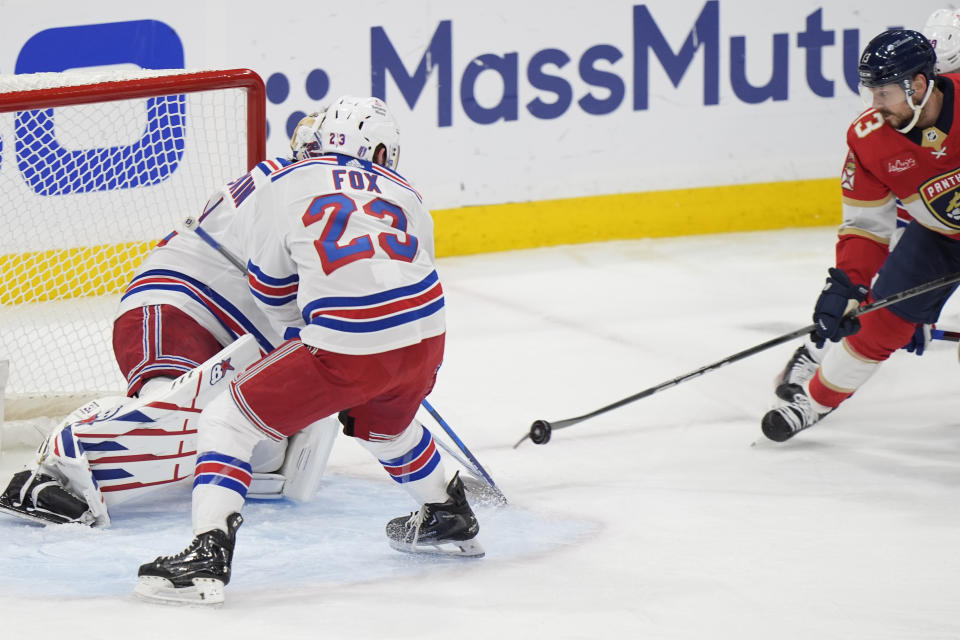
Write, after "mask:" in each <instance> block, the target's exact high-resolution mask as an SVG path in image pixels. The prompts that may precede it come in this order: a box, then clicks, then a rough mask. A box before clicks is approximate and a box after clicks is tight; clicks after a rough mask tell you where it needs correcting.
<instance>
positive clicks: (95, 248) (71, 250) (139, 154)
mask: <svg viewBox="0 0 960 640" xmlns="http://www.w3.org/2000/svg"><path fill="white" fill-rule="evenodd" d="M229 74H237V75H238V76H243V77H242V79H241V80H239V81H237V82H235V83H234V85H235V86H230V85H231V82H232V81H231V80H230V78H228V77H226V76H228V75H229ZM251 76H252V77H253V78H255V81H253V82H252V81H251ZM251 82H252V84H253V87H254V88H253V89H251V88H250V85H251ZM258 83H259V87H261V88H262V82H260V80H259V78H257V77H256V74H253V73H252V72H249V71H244V72H239V71H235V72H183V71H179V72H178V71H161V72H141V73H129V72H107V73H104V72H99V73H94V74H85V73H80V72H68V73H62V74H49V73H47V74H27V75H14V76H0V225H2V229H3V233H2V234H0V360H9V362H10V372H9V379H8V381H7V385H6V394H5V404H6V417H7V418H8V419H9V418H11V417H16V416H17V415H18V414H20V413H21V412H23V411H26V412H34V413H35V412H36V409H37V408H38V407H49V406H51V405H53V404H55V400H56V399H58V398H69V400H68V401H67V402H68V404H70V403H72V404H75V403H76V401H77V399H78V398H85V397H92V396H94V395H99V394H102V393H105V392H109V393H116V392H118V391H121V390H123V389H124V388H125V386H126V385H125V383H124V381H123V379H122V377H121V375H120V372H119V370H118V369H117V365H116V363H115V361H114V358H113V350H112V345H111V328H112V321H113V311H114V308H115V305H116V303H117V294H118V293H119V292H121V291H122V289H123V287H124V285H125V284H126V282H127V281H128V280H129V277H130V273H131V271H132V270H133V269H135V268H136V266H137V265H139V263H140V262H141V261H142V259H143V257H144V256H145V255H146V253H147V252H148V251H149V250H150V249H151V248H152V246H153V245H154V244H155V243H156V242H157V241H158V240H160V239H161V238H163V237H164V236H165V235H167V234H168V233H169V232H170V231H171V230H172V229H173V228H174V226H175V225H176V224H177V222H178V221H180V220H182V219H183V218H184V217H186V216H187V215H189V214H194V213H196V212H197V211H198V210H199V209H200V208H202V207H203V205H204V203H205V201H206V199H207V197H208V196H209V195H210V194H211V193H212V192H213V190H215V189H216V188H217V187H218V186H220V185H221V184H223V183H224V182H226V181H228V180H232V179H234V178H236V177H237V176H238V175H241V174H242V173H243V172H245V171H246V170H247V169H248V168H250V164H251V161H255V160H256V159H259V157H258V156H260V155H261V154H262V146H263V144H262V140H263V131H262V128H263V126H265V125H264V124H263V123H262V118H259V119H257V118H249V117H248V115H249V114H251V112H252V111H251V110H253V111H254V112H255V111H256V108H257V107H256V104H257V103H256V100H259V101H260V102H261V103H262V95H261V96H259V97H257V96H253V97H251V91H252V90H253V91H255V90H256V88H257V85H258ZM252 105H253V106H252ZM261 111H262V107H261ZM251 121H253V122H257V123H258V124H259V130H251V129H256V128H257V127H256V126H251V125H249V124H248V122H251ZM258 145H259V146H258ZM69 408H72V407H68V408H67V410H69Z"/></svg>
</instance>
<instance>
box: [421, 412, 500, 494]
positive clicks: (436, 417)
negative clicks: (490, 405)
mask: <svg viewBox="0 0 960 640" xmlns="http://www.w3.org/2000/svg"><path fill="white" fill-rule="evenodd" d="M420 404H421V405H423V408H424V409H426V410H427V413H429V414H430V415H431V416H433V419H434V420H436V421H437V424H439V425H440V427H441V428H442V429H443V430H444V431H445V432H446V434H447V435H448V436H450V439H451V440H453V442H454V444H456V445H457V447H458V448H459V449H460V451H462V452H463V455H465V456H467V459H469V460H470V462H472V463H473V466H474V468H475V469H476V470H477V471H478V472H479V474H480V476H481V477H482V478H483V479H484V481H486V483H487V484H488V485H490V488H491V489H493V490H494V491H495V492H496V493H498V494H499V495H500V496H501V497H503V500H504V501H506V499H507V498H506V496H504V495H503V492H502V491H500V487H498V486H497V483H496V482H494V481H493V478H492V477H490V474H489V473H487V470H486V469H484V468H483V465H482V464H480V461H479V460H477V458H476V456H474V455H473V453H471V452H470V449H468V448H467V445H465V444H463V440H461V439H460V437H459V436H458V435H457V434H456V433H454V431H453V429H451V428H450V425H448V424H447V421H446V420H444V419H443V417H442V416H441V415H440V414H439V413H438V412H437V410H436V409H434V408H433V405H431V404H430V403H429V402H427V399H426V398H424V399H423V401H422V402H421V403H420Z"/></svg>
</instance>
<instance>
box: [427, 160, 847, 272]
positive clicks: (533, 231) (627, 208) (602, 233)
mask: <svg viewBox="0 0 960 640" xmlns="http://www.w3.org/2000/svg"><path fill="white" fill-rule="evenodd" d="M433 218H434V224H435V235H436V245H437V255H438V256H456V255H467V254H474V253H487V252H493V251H508V250H513V249H527V248H531V247H547V246H554V245H559V244H577V243H581V242H602V241H605V240H623V239H630V238H662V237H668V236H685V235H697V234H707V233H724V232H732V231H759V230H764V229H784V228H788V227H818V226H828V225H838V224H840V185H839V181H838V180H836V179H833V178H830V179H821V180H798V181H792V182H772V183H760V184H744V185H730V186H721V187H702V188H696V189H678V190H673V191H648V192H644V193H624V194H618V195H604V196H590V197H583V198H568V199H563V200H541V201H537V202H522V203H512V204H496V205H484V206H474V207H462V208H459V209H443V210H436V211H434V212H433Z"/></svg>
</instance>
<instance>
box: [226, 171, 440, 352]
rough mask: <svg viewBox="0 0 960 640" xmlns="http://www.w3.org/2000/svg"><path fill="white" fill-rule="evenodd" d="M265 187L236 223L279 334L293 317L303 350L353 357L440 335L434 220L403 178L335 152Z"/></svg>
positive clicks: (253, 280) (255, 284)
mask: <svg viewBox="0 0 960 640" xmlns="http://www.w3.org/2000/svg"><path fill="white" fill-rule="evenodd" d="M269 180H270V184H268V185H264V186H263V187H262V188H260V194H259V196H258V198H257V200H256V203H255V209H254V210H250V209H247V210H244V211H242V212H241V215H240V217H242V218H243V219H244V220H245V223H246V224H245V226H247V229H248V232H247V237H246V242H247V245H246V252H245V256H246V257H247V258H248V259H249V263H248V265H247V266H248V268H249V285H250V287H251V289H252V290H253V291H254V293H255V294H256V296H257V301H258V303H260V304H261V305H262V306H263V308H264V310H265V312H266V313H267V314H268V315H269V316H270V317H271V319H272V320H273V321H274V322H275V323H277V325H278V326H279V327H282V326H284V324H288V323H289V322H290V316H291V314H292V313H293V312H296V313H299V315H300V316H301V318H302V321H303V322H304V323H305V325H306V326H305V327H304V328H303V330H302V331H301V332H300V337H301V339H302V340H303V342H304V343H305V344H307V345H309V346H313V347H318V348H320V349H324V350H326V351H332V352H335V353H345V354H353V355H359V354H372V353H380V352H384V351H390V350H393V349H398V348H401V347H405V346H408V345H411V344H416V343H418V342H420V341H421V340H423V339H425V338H430V337H433V336H438V335H441V334H443V333H444V331H445V319H444V308H443V307H444V298H443V289H442V287H441V285H440V280H439V277H438V275H437V271H436V267H435V264H434V248H433V219H432V218H431V217H430V212H429V211H427V209H426V208H425V207H424V205H423V202H422V199H421V197H420V194H419V193H417V191H416V190H415V189H414V188H413V187H412V186H411V185H410V184H409V183H408V182H407V181H406V180H404V179H403V178H402V177H401V176H400V175H399V174H397V173H395V172H393V171H391V170H389V169H386V168H384V167H382V166H380V165H376V164H372V163H370V162H366V161H363V160H357V159H355V158H350V157H347V156H341V155H336V154H331V155H325V156H319V157H316V158H309V159H307V160H302V161H300V162H295V163H293V164H291V165H289V166H287V167H284V168H282V169H280V170H278V171H276V172H274V173H272V174H271V175H270V178H269ZM291 294H295V296H296V304H295V306H293V305H291V304H290V302H289V296H290V295H291Z"/></svg>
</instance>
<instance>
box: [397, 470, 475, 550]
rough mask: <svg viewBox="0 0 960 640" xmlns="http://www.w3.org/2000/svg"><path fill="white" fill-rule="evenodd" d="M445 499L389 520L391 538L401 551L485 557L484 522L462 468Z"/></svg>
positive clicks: (451, 481)
mask: <svg viewBox="0 0 960 640" xmlns="http://www.w3.org/2000/svg"><path fill="white" fill-rule="evenodd" d="M447 495H448V496H450V497H449V498H448V499H447V500H446V501H445V502H428V503H427V504H425V505H423V506H422V507H420V510H419V511H415V512H413V513H411V514H410V516H409V517H400V518H394V519H393V520H391V521H390V522H388V523H387V540H388V541H389V542H390V546H391V547H393V548H394V549H396V550H397V551H405V552H407V553H432V554H441V555H461V556H471V557H476V558H479V557H482V556H483V554H484V551H483V547H482V546H480V543H479V542H477V540H476V537H477V532H478V531H480V525H478V524H477V518H476V516H474V515H473V510H472V509H471V508H470V505H469V504H468V503H467V497H466V495H465V493H464V490H463V481H462V480H461V479H460V472H457V473H456V474H454V476H453V479H452V480H450V483H449V484H448V485H447Z"/></svg>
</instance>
